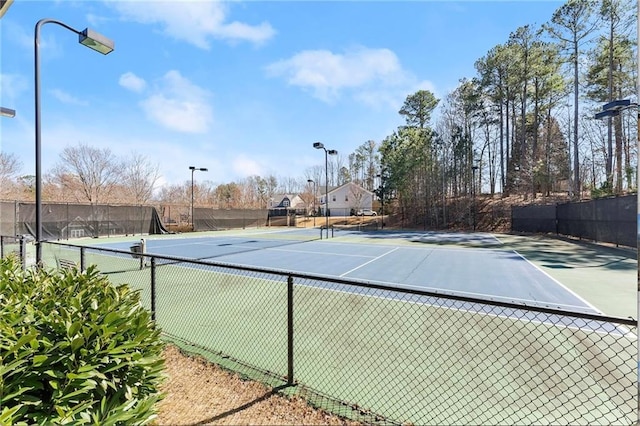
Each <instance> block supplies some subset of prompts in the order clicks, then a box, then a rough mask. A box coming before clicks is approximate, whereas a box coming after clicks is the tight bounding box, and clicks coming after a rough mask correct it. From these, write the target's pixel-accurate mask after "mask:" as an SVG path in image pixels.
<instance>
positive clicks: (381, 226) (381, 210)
mask: <svg viewBox="0 0 640 426" xmlns="http://www.w3.org/2000/svg"><path fill="white" fill-rule="evenodd" d="M384 175H385V170H384V169H382V171H381V173H380V174H379V175H376V177H379V178H380V187H379V188H378V197H380V216H382V224H381V225H380V229H384Z"/></svg>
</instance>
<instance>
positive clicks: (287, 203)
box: [282, 198, 291, 207]
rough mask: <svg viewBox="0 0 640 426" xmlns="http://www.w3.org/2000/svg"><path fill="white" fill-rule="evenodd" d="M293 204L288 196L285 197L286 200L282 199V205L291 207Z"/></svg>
mask: <svg viewBox="0 0 640 426" xmlns="http://www.w3.org/2000/svg"><path fill="white" fill-rule="evenodd" d="M290 205H291V203H290V202H289V199H288V198H285V199H284V200H282V206H283V207H289V206H290Z"/></svg>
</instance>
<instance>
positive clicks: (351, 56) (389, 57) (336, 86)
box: [266, 47, 436, 110]
mask: <svg viewBox="0 0 640 426" xmlns="http://www.w3.org/2000/svg"><path fill="white" fill-rule="evenodd" d="M266 71H267V74H269V75H270V76H272V77H282V78H284V79H285V80H286V82H287V83H288V84H289V85H291V86H297V87H300V88H302V89H304V90H308V91H310V92H311V93H312V95H313V96H314V97H316V98H318V99H320V100H322V101H324V102H327V103H332V102H335V101H336V100H337V99H338V98H340V97H341V96H342V95H343V94H347V95H349V96H351V97H353V98H354V99H356V100H357V101H359V102H361V103H364V104H366V105H368V106H370V107H372V108H380V107H385V108H388V107H390V108H392V109H395V110H397V109H399V108H400V107H401V106H402V104H403V102H404V100H405V99H406V97H407V95H409V94H411V93H414V92H416V91H418V90H420V89H428V90H430V91H432V92H433V93H436V92H435V91H434V89H433V84H432V83H431V82H429V81H426V80H425V81H418V79H417V78H416V77H415V76H414V75H413V74H412V73H410V72H408V71H406V70H404V69H403V68H402V65H401V63H400V60H399V59H398V57H397V56H396V54H395V53H394V52H393V51H391V50H389V49H371V48H366V47H357V48H353V49H350V50H347V51H345V52H344V53H341V54H340V53H334V52H331V51H329V50H306V51H302V52H300V53H297V54H296V55H294V56H292V57H291V58H289V59H285V60H281V61H278V62H275V63H272V64H270V65H268V66H267V67H266Z"/></svg>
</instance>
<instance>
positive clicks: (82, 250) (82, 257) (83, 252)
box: [80, 247, 86, 272]
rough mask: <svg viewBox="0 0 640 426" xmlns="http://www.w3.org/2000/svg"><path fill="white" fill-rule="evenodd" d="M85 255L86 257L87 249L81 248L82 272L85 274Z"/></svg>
mask: <svg viewBox="0 0 640 426" xmlns="http://www.w3.org/2000/svg"><path fill="white" fill-rule="evenodd" d="M84 255H85V248H84V247H80V271H82V272H84V271H85V270H86V268H85V260H84Z"/></svg>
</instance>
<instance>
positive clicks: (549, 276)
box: [513, 250, 604, 315]
mask: <svg viewBox="0 0 640 426" xmlns="http://www.w3.org/2000/svg"><path fill="white" fill-rule="evenodd" d="M513 252H514V253H515V254H517V255H518V256H520V257H521V258H522V259H523V260H525V261H526V262H527V263H528V264H529V265H531V266H533V267H534V268H536V269H537V270H538V271H540V272H542V273H543V274H544V275H545V276H547V278H549V279H550V280H552V281H553V282H555V283H556V284H557V285H559V286H560V287H562V288H563V289H565V290H566V291H567V292H568V293H569V294H572V295H573V296H575V297H576V298H577V299H578V300H580V301H581V302H582V303H584V304H585V305H586V306H587V307H589V308H591V309H593V310H594V311H595V312H597V313H599V314H600V315H604V312H602V311H600V310H599V309H598V308H596V307H595V306H593V305H592V304H591V303H589V302H587V301H586V300H585V299H584V298H583V297H581V296H580V295H579V294H577V293H576V292H574V291H573V290H571V289H570V288H568V287H567V286H565V285H564V284H562V283H561V282H560V281H558V280H557V279H555V278H553V277H552V276H551V275H549V274H548V273H547V272H546V271H544V270H542V269H541V268H540V267H538V265H536V264H534V263H533V262H531V261H530V260H529V259H527V258H526V257H524V256H523V255H521V254H520V253H518V251H517V250H513ZM567 306H571V305H567Z"/></svg>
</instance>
